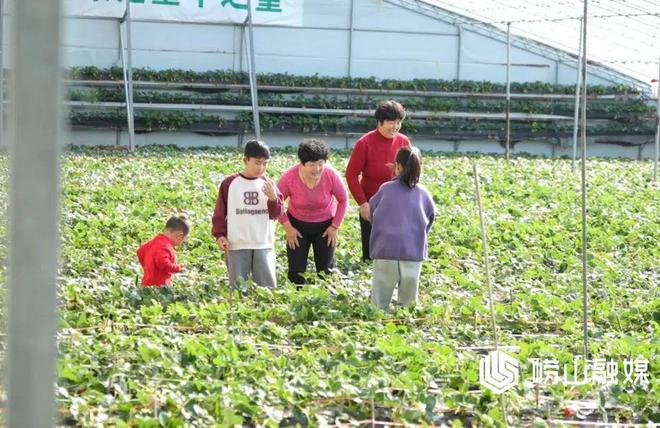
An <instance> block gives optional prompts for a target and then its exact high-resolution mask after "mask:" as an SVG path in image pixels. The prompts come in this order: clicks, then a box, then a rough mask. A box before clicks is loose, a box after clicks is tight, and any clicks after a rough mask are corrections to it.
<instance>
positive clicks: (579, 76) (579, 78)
mask: <svg viewBox="0 0 660 428" xmlns="http://www.w3.org/2000/svg"><path fill="white" fill-rule="evenodd" d="M583 26H584V21H583V20H582V18H580V47H579V48H578V62H577V77H576V78H575V110H574V113H573V160H572V161H571V171H575V159H576V158H577V137H578V135H577V134H578V118H579V117H580V85H581V84H582V31H583V30H582V27H583Z"/></svg>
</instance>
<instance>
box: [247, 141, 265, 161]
mask: <svg viewBox="0 0 660 428" xmlns="http://www.w3.org/2000/svg"><path fill="white" fill-rule="evenodd" d="M243 155H245V157H246V158H248V159H250V158H262V159H270V149H269V148H268V146H267V145H266V143H264V142H263V141H259V140H250V141H248V142H247V144H246V145H245V150H244V151H243Z"/></svg>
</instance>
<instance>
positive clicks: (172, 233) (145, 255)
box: [137, 216, 190, 287]
mask: <svg viewBox="0 0 660 428" xmlns="http://www.w3.org/2000/svg"><path fill="white" fill-rule="evenodd" d="M189 233H190V223H188V220H186V218H185V217H176V216H175V217H170V219H169V220H167V223H166V224H165V230H164V231H163V232H162V233H159V234H158V235H156V236H155V237H154V238H153V239H152V240H151V241H148V242H146V243H144V244H142V246H140V248H139V249H138V250H137V256H138V259H139V260H140V264H141V265H142V268H143V269H144V276H143V277H142V286H143V287H162V286H167V285H170V278H171V277H172V274H173V273H177V272H180V271H181V269H182V268H183V266H181V265H179V264H177V263H176V253H175V252H174V248H175V247H177V246H179V245H181V243H182V242H183V241H185V240H186V238H187V237H188V234H189Z"/></svg>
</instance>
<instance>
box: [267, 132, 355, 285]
mask: <svg viewBox="0 0 660 428" xmlns="http://www.w3.org/2000/svg"><path fill="white" fill-rule="evenodd" d="M298 159H300V163H299V164H297V165H295V166H293V167H291V168H289V169H288V170H286V171H285V172H284V174H282V177H281V178H280V180H279V181H278V183H277V187H278V188H279V190H280V192H281V193H282V197H283V199H284V200H286V199H288V200H289V202H288V208H287V212H286V213H284V214H282V216H281V217H280V218H279V221H280V223H282V225H283V226H284V229H285V230H286V241H287V259H288V262H289V273H288V277H289V281H291V282H293V283H294V284H304V283H305V279H304V278H303V276H302V275H301V274H302V273H304V272H305V270H306V269H307V257H308V255H309V248H310V246H311V247H312V248H314V264H315V265H316V271H317V272H318V273H321V272H326V273H327V272H329V271H330V269H332V268H333V267H334V263H335V247H336V246H337V233H338V231H339V227H340V226H341V222H342V220H343V219H344V215H346V208H347V206H348V196H347V194H346V189H345V188H344V184H343V183H342V182H341V177H340V175H339V173H337V171H335V170H334V169H332V168H331V167H330V166H329V165H327V163H326V162H327V160H328V146H327V145H326V144H325V143H324V142H323V141H321V140H313V139H311V140H305V141H303V142H302V143H300V146H298Z"/></svg>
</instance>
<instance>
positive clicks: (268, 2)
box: [257, 0, 282, 12]
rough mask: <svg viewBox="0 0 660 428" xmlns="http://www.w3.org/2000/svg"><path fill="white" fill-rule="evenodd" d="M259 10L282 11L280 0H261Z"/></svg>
mask: <svg viewBox="0 0 660 428" xmlns="http://www.w3.org/2000/svg"><path fill="white" fill-rule="evenodd" d="M257 11H258V12H282V9H281V8H280V0H259V6H257Z"/></svg>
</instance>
